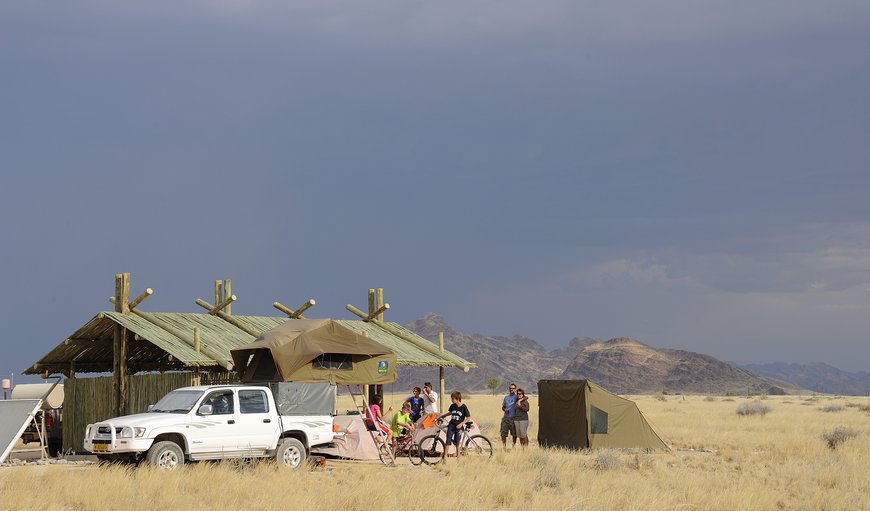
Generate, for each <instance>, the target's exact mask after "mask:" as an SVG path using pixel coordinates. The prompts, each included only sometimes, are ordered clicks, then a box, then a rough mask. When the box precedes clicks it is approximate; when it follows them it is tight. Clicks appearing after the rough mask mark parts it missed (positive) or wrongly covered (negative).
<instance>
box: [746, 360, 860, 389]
mask: <svg viewBox="0 0 870 511" xmlns="http://www.w3.org/2000/svg"><path fill="white" fill-rule="evenodd" d="M742 367H743V368H744V369H747V370H749V371H752V372H753V373H756V374H759V375H762V376H767V377H769V378H776V379H778V380H782V381H787V382H789V383H791V384H793V385H797V386H799V387H803V388H805V389H809V390H814V391H816V392H824V393H826V394H840V395H844V396H867V395H870V373H866V372H858V373H850V372H848V371H843V370H841V369H837V368H836V367H833V366H830V365H828V364H824V363H821V362H816V363H813V364H786V363H783V362H774V363H770V364H747V365H744V366H742Z"/></svg>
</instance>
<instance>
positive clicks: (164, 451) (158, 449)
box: [145, 441, 184, 470]
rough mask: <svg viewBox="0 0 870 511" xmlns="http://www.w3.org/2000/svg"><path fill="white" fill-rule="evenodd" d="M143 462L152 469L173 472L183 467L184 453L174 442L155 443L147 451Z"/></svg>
mask: <svg viewBox="0 0 870 511" xmlns="http://www.w3.org/2000/svg"><path fill="white" fill-rule="evenodd" d="M145 461H146V462H147V463H148V464H149V465H151V466H152V467H157V468H159V469H162V470H173V469H175V468H178V467H180V466H181V465H184V451H182V450H181V447H179V446H178V444H176V443H175V442H170V441H163V442H157V443H156V444H154V445H152V446H151V448H150V449H148V454H147V455H146V456H145Z"/></svg>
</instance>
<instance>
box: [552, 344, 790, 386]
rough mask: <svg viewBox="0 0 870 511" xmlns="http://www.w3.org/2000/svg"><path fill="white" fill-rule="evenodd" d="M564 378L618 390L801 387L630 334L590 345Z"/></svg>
mask: <svg viewBox="0 0 870 511" xmlns="http://www.w3.org/2000/svg"><path fill="white" fill-rule="evenodd" d="M562 377H564V378H578V379H580V378H588V379H590V380H592V381H594V382H596V383H598V384H599V385H601V386H602V387H604V388H606V389H608V390H611V391H613V392H616V393H619V394H646V393H653V392H667V393H696V394H742V395H745V394H747V393H748V394H785V393H786V392H787V391H789V392H792V391H795V390H798V389H794V388H792V387H793V386H791V385H787V384H784V383H782V382H774V381H771V380H769V379H767V378H763V377H760V376H758V375H755V374H753V373H751V372H749V371H747V370H745V369H741V368H739V367H735V366H733V365H731V364H728V363H726V362H723V361H721V360H718V359H716V358H713V357H711V356H709V355H702V354H700V353H693V352H691V351H683V350H669V349H657V348H653V347H651V346H648V345H646V344H644V343H642V342H640V341H636V340H634V339H628V338H617V339H611V340H609V341H606V342H598V343H594V344H590V345H589V346H586V347H585V348H584V349H583V350H582V351H581V352H580V353H579V354H577V356H576V357H575V358H574V360H573V361H572V362H571V363H570V364H569V365H568V367H567V368H566V369H565V371H564V373H562Z"/></svg>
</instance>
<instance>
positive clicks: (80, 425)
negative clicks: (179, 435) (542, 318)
mask: <svg viewBox="0 0 870 511" xmlns="http://www.w3.org/2000/svg"><path fill="white" fill-rule="evenodd" d="M288 321H289V322H293V321H303V320H300V319H288V317H287V316H241V315H232V316H230V315H227V314H193V313H177V312H143V311H139V310H138V309H133V310H130V311H127V312H117V311H114V312H100V313H97V314H96V315H95V316H94V317H92V318H91V319H90V320H89V321H88V322H87V323H85V324H84V325H82V326H81V327H80V328H78V329H77V330H76V331H75V332H73V333H72V334H70V335H69V336H68V337H67V338H66V339H64V340H63V341H61V342H60V343H59V344H58V345H57V346H55V347H54V348H53V349H52V350H51V351H49V352H48V353H47V354H46V355H44V356H43V357H42V358H40V359H39V360H38V361H37V362H36V363H34V364H33V365H31V366H30V367H28V368H27V369H26V370H25V371H24V373H25V374H38V375H43V376H47V375H51V374H64V375H66V376H67V379H66V380H65V381H64V393H65V401H64V431H63V445H64V447H63V448H64V450H69V449H72V450H74V451H81V450H82V449H83V446H82V439H83V438H84V430H85V427H86V426H87V424H89V423H92V422H96V421H99V420H105V419H107V418H109V417H112V416H113V415H114V413H115V412H114V407H115V406H116V404H115V402H114V398H113V378H112V377H111V376H109V377H105V376H103V377H97V378H80V377H77V376H80V375H81V374H82V373H92V374H93V373H103V374H106V373H112V372H113V357H114V355H115V351H114V348H113V338H114V336H115V334H116V331H117V330H119V329H120V330H122V331H123V332H124V334H123V335H124V338H125V339H126V348H125V352H126V359H125V360H126V372H127V376H126V377H125V378H124V379H123V380H124V382H125V387H126V389H125V391H124V392H123V394H122V395H123V397H124V402H125V407H124V408H123V413H138V412H142V411H144V410H145V409H146V408H147V406H148V405H149V404H153V403H155V402H156V401H157V400H158V399H159V398H160V397H162V396H163V395H164V394H166V393H167V392H169V391H171V390H173V389H176V388H179V387H184V386H188V385H195V384H203V385H205V384H213V383H228V382H232V381H236V380H237V374H236V373H235V371H234V367H233V357H232V355H231V353H230V352H231V350H232V349H233V348H237V347H239V346H243V345H245V344H248V343H251V342H252V341H254V340H256V339H257V337H258V336H259V335H260V334H261V333H262V332H265V331H267V330H271V329H272V328H275V327H277V326H279V325H281V324H283V323H285V322H288ZM334 321H335V323H337V324H339V325H341V326H342V327H345V328H347V329H348V330H351V331H353V332H355V333H357V334H359V335H362V336H366V337H368V338H369V339H371V340H372V341H374V342H376V343H378V344H379V345H382V346H384V347H386V348H387V349H389V350H390V351H392V352H393V353H395V357H396V365H398V366H418V367H427V366H428V367H433V368H434V367H439V368H449V367H453V368H459V369H462V370H467V369H469V368H472V367H475V364H473V363H471V362H468V361H467V360H464V359H462V358H461V357H459V356H457V355H455V354H453V353H450V352H449V351H446V350H444V351H440V350H439V347H438V346H437V345H435V344H434V343H432V342H431V341H429V340H427V339H424V338H422V337H420V336H419V335H417V334H415V333H414V332H411V331H410V330H408V329H406V328H404V327H403V326H402V325H400V324H398V323H393V322H378V321H362V320H334ZM155 372H159V374H154V373H155ZM137 373H138V374H137Z"/></svg>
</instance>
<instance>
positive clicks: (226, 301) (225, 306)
mask: <svg viewBox="0 0 870 511" xmlns="http://www.w3.org/2000/svg"><path fill="white" fill-rule="evenodd" d="M234 301H236V295H230V296H228V297H227V298H226V299H224V301H222V302H220V303H219V304H217V305H215V306H214V308H212V309H211V310H210V311H208V313H209V314H212V315H214V314H216V313H217V312H218V311H220V310H223V311H224V312H226V310H227V309H229V308H230V304H231V303H233V302H234Z"/></svg>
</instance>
